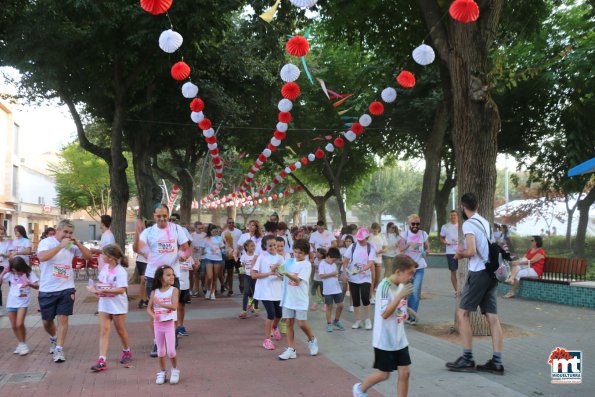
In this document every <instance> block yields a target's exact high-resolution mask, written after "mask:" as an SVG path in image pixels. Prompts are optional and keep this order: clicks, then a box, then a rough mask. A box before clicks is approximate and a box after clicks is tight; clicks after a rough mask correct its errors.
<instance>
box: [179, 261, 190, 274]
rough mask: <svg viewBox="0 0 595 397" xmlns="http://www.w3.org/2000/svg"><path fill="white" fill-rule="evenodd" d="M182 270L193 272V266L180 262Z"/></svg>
mask: <svg viewBox="0 0 595 397" xmlns="http://www.w3.org/2000/svg"><path fill="white" fill-rule="evenodd" d="M180 270H184V271H187V272H188V271H190V270H192V265H191V264H190V263H188V262H180Z"/></svg>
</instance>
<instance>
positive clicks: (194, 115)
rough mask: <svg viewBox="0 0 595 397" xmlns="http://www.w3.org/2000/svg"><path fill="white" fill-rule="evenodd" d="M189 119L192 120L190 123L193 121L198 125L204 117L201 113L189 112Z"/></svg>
mask: <svg viewBox="0 0 595 397" xmlns="http://www.w3.org/2000/svg"><path fill="white" fill-rule="evenodd" d="M190 118H191V119H192V121H194V122H195V123H199V122H200V121H201V120H202V119H204V118H205V115H204V113H203V112H191V113H190Z"/></svg>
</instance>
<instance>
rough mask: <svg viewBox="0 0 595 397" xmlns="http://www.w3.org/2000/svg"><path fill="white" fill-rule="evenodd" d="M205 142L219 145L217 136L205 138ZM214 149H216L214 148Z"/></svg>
mask: <svg viewBox="0 0 595 397" xmlns="http://www.w3.org/2000/svg"><path fill="white" fill-rule="evenodd" d="M205 142H206V143H209V144H213V143H217V137H216V136H215V135H212V136H209V137H206V138H205ZM213 149H214V148H213Z"/></svg>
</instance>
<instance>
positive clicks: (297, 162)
mask: <svg viewBox="0 0 595 397" xmlns="http://www.w3.org/2000/svg"><path fill="white" fill-rule="evenodd" d="M294 165H295V168H297V169H298V170H299V169H300V168H302V163H301V162H300V161H296V162H295V164H294Z"/></svg>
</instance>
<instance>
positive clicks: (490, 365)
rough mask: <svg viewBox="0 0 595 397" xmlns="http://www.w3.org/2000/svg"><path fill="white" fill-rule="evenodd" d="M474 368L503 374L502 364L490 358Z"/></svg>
mask: <svg viewBox="0 0 595 397" xmlns="http://www.w3.org/2000/svg"><path fill="white" fill-rule="evenodd" d="M476 369H477V370H478V371H480V372H490V373H492V374H496V375H504V366H503V365H502V364H494V361H492V359H489V360H488V362H487V363H485V364H484V365H478V366H477V367H476Z"/></svg>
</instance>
